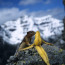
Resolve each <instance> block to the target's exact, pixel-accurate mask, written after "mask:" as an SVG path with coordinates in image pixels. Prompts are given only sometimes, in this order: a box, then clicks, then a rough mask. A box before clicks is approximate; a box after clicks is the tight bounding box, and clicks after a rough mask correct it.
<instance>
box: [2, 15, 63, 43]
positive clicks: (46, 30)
mask: <svg viewBox="0 0 65 65" xmlns="http://www.w3.org/2000/svg"><path fill="white" fill-rule="evenodd" d="M61 22H62V21H61V20H58V19H55V18H53V17H52V16H51V15H48V16H44V17H33V16H27V15H25V16H23V18H18V19H17V20H16V21H7V22H6V23H5V24H3V25H1V27H2V28H3V29H4V31H7V32H8V33H9V34H10V35H11V37H10V38H8V37H7V36H6V35H5V37H4V38H5V41H8V40H9V41H10V43H11V42H13V44H17V43H20V42H21V40H22V39H23V38H24V36H25V35H26V33H27V31H31V30H33V31H40V33H41V34H42V35H43V36H42V37H43V38H44V37H45V38H48V37H50V36H52V35H55V33H56V34H57V35H59V34H61V33H62V30H63V23H61ZM5 26H7V27H6V28H5ZM10 29H15V31H10ZM5 33H6V32H5ZM6 38H7V39H8V40H6ZM11 44H12V43H11Z"/></svg>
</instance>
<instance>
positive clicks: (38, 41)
mask: <svg viewBox="0 0 65 65" xmlns="http://www.w3.org/2000/svg"><path fill="white" fill-rule="evenodd" d="M42 42H43V43H45V44H48V45H52V44H51V43H48V42H45V41H44V40H42V38H41V36H40V32H39V31H37V32H36V34H35V40H34V43H33V44H32V45H30V46H29V47H26V48H24V49H21V50H20V51H22V50H26V49H30V48H32V47H35V49H36V50H37V51H38V53H39V55H40V56H41V57H42V59H43V61H44V62H45V63H46V64H47V65H50V63H49V59H48V55H47V53H46V52H45V50H44V49H43V48H42V47H41V44H42Z"/></svg>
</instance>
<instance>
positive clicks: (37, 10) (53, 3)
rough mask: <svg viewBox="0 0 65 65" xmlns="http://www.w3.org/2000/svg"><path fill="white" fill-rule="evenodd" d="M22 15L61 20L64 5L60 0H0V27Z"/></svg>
mask: <svg viewBox="0 0 65 65" xmlns="http://www.w3.org/2000/svg"><path fill="white" fill-rule="evenodd" d="M23 15H29V16H34V17H37V16H38V17H41V16H47V15H52V16H53V17H55V18H57V19H63V16H64V5H63V2H62V0H0V25H1V24H3V23H5V22H6V21H10V20H15V19H17V18H19V17H21V16H23Z"/></svg>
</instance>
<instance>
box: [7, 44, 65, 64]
mask: <svg viewBox="0 0 65 65" xmlns="http://www.w3.org/2000/svg"><path fill="white" fill-rule="evenodd" d="M42 47H43V48H44V49H45V51H46V52H47V54H48V57H49V61H50V64H51V65H62V64H65V50H63V49H61V48H59V47H57V46H55V45H54V46H49V45H46V44H43V45H42ZM7 61H8V63H7V64H6V65H40V64H41V65H46V64H45V63H44V61H43V60H42V58H41V57H40V55H39V54H38V52H37V51H36V49H35V48H31V49H29V50H25V51H22V52H20V53H19V55H18V57H15V55H14V56H11V57H10V58H9V59H8V60H7Z"/></svg>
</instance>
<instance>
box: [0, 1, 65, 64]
mask: <svg viewBox="0 0 65 65" xmlns="http://www.w3.org/2000/svg"><path fill="white" fill-rule="evenodd" d="M64 6H65V0H0V65H5V64H6V63H7V59H8V58H9V57H10V56H11V55H14V53H15V50H16V48H17V45H18V44H20V43H21V41H22V39H23V38H24V36H25V35H26V33H27V32H28V31H32V30H33V31H40V33H41V37H42V38H43V39H44V40H45V41H47V42H50V43H53V44H54V45H56V46H58V47H59V48H62V49H64V50H65V7H64Z"/></svg>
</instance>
